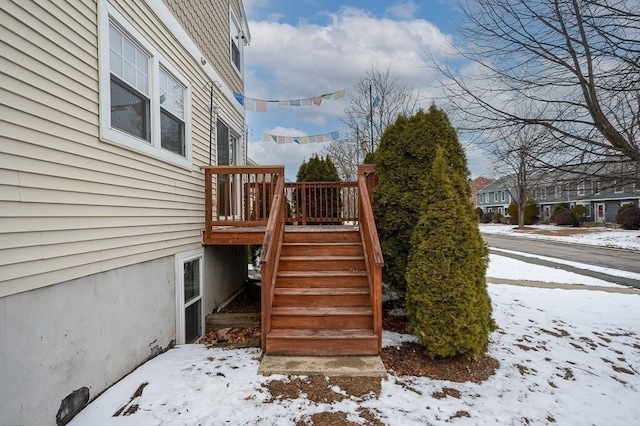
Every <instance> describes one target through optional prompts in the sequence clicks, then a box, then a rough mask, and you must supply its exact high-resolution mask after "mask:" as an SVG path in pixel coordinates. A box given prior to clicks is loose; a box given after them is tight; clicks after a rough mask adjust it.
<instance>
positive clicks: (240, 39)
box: [229, 8, 244, 77]
mask: <svg viewBox="0 0 640 426" xmlns="http://www.w3.org/2000/svg"><path fill="white" fill-rule="evenodd" d="M234 27H235V29H236V34H235V35H234V34H232V31H231V30H232V28H234ZM242 34H243V31H242V27H241V26H240V21H239V20H238V18H236V15H235V13H233V10H232V9H231V8H229V62H231V65H232V66H233V69H235V70H236V72H237V73H238V75H239V76H240V77H242V73H243V70H244V52H243V50H244V49H243V47H244V40H243V35H242ZM234 37H236V38H237V40H238V43H237V46H238V56H239V58H238V59H239V62H240V66H238V65H236V63H235V62H233V44H234V41H233V38H234Z"/></svg>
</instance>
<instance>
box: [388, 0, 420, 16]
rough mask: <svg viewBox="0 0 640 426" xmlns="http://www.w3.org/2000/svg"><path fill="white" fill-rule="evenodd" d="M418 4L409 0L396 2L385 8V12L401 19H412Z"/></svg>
mask: <svg viewBox="0 0 640 426" xmlns="http://www.w3.org/2000/svg"><path fill="white" fill-rule="evenodd" d="M419 9H420V6H419V5H417V4H415V3H414V2H413V1H411V0H409V1H406V2H403V3H396V4H394V5H393V6H389V7H388V8H387V9H386V12H387V14H389V15H391V16H394V17H396V18H401V19H413V18H414V17H415V14H416V12H417V11H418V10H419Z"/></svg>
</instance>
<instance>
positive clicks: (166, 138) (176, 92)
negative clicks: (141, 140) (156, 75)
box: [160, 68, 185, 157]
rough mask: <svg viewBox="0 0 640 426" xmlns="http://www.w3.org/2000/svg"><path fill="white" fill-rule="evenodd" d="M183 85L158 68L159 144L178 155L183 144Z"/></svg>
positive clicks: (183, 147)
mask: <svg viewBox="0 0 640 426" xmlns="http://www.w3.org/2000/svg"><path fill="white" fill-rule="evenodd" d="M184 90H185V88H184V86H183V85H182V84H181V83H180V82H179V81H178V80H176V79H175V78H174V77H173V76H171V75H170V74H169V73H168V72H166V71H165V70H164V69H162V68H161V69H160V134H161V136H160V146H162V148H163V149H166V150H167V151H171V152H173V153H175V154H178V155H180V156H183V157H184V155H185V146H184V140H185V137H184V129H185V122H184Z"/></svg>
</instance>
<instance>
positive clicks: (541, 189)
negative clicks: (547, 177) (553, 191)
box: [540, 186, 547, 200]
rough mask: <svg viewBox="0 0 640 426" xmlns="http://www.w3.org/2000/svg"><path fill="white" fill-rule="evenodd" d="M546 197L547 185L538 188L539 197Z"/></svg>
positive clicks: (542, 198)
mask: <svg viewBox="0 0 640 426" xmlns="http://www.w3.org/2000/svg"><path fill="white" fill-rule="evenodd" d="M546 198H547V187H546V186H543V187H542V188H540V199H541V200H545V199H546Z"/></svg>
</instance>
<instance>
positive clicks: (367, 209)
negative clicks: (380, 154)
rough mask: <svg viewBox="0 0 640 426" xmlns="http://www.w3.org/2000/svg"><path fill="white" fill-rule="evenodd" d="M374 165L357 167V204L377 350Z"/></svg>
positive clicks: (379, 272) (378, 260)
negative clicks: (372, 202)
mask: <svg viewBox="0 0 640 426" xmlns="http://www.w3.org/2000/svg"><path fill="white" fill-rule="evenodd" d="M375 170H376V167H375V165H362V166H359V168H358V189H359V197H358V206H359V215H358V217H359V219H358V221H359V222H360V236H361V238H362V246H363V249H364V256H365V264H366V266H367V279H368V283H369V297H370V298H371V308H372V310H373V332H374V333H375V334H376V335H377V336H378V352H379V351H380V350H381V349H382V267H383V266H384V260H383V257H382V249H381V248H380V241H379V240H378V231H377V230H376V223H375V220H374V217H373V209H372V208H371V196H370V194H371V192H372V190H373V188H375V186H376V182H377V181H376V175H375Z"/></svg>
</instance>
